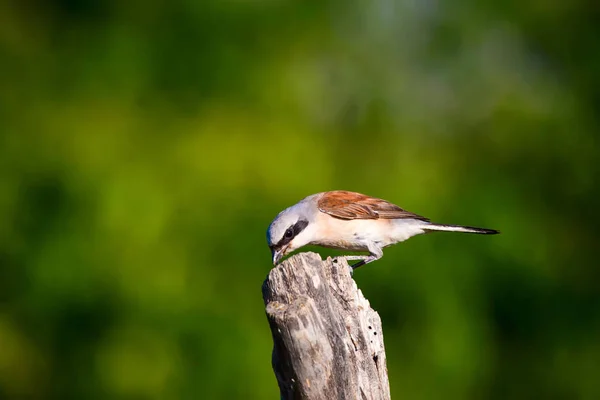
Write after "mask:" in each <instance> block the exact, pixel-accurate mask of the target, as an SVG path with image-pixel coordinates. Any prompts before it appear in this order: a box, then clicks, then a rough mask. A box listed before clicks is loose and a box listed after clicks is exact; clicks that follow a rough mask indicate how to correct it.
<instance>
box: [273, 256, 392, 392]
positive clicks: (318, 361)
mask: <svg viewBox="0 0 600 400" xmlns="http://www.w3.org/2000/svg"><path fill="white" fill-rule="evenodd" d="M262 289H263V299H264V301H265V305H266V313H267V318H268V320H269V324H270V327H271V333H272V335H273V342H274V346H273V359H272V362H273V369H274V371H275V376H276V378H277V381H278V383H279V389H280V392H281V398H282V399H284V400H291V399H311V400H320V399H323V400H325V399H327V400H332V399H360V400H375V399H389V398H390V390H389V383H388V376H387V367H386V357H385V349H384V345H383V333H382V329H381V319H380V318H379V315H378V314H377V312H375V311H374V310H373V309H372V308H371V307H370V305H369V302H368V300H367V299H365V298H364V296H363V294H362V292H361V291H360V290H359V289H358V288H357V286H356V283H355V282H354V280H353V279H352V277H351V276H350V272H349V268H348V264H347V262H346V261H345V260H344V259H343V258H340V259H339V260H332V259H331V258H328V259H327V260H325V261H323V260H321V258H320V257H319V255H317V254H315V253H300V254H297V255H295V256H293V257H291V258H289V259H287V260H285V261H284V262H283V263H281V264H279V265H278V266H276V267H275V268H273V269H272V270H271V272H270V273H269V276H268V277H267V279H266V280H265V282H264V284H263V288H262Z"/></svg>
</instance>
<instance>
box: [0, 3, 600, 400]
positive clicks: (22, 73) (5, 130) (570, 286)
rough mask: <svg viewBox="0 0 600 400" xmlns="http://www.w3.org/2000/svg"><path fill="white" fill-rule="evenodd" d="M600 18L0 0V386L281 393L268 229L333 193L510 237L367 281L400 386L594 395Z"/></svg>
mask: <svg viewBox="0 0 600 400" xmlns="http://www.w3.org/2000/svg"><path fill="white" fill-rule="evenodd" d="M597 14H598V7H597V6H596V5H595V3H594V2H592V1H585V0H575V1H518V2H517V1H505V2H494V1H475V0H457V1H453V2H441V1H436V0H427V1H413V0H401V1H392V0H371V1H358V0H352V1H338V0H319V1H316V0H302V1H284V0H264V1H239V0H238V1H235V0H230V1H222V0H173V1H168V2H167V1H161V0H158V1H153V2H142V1H118V0H105V1H93V0H51V1H41V0H25V1H21V0H8V1H3V2H2V3H1V4H0V398H3V399H4V398H6V399H25V398H27V399H33V398H36V399H38V398H39V399H44V398H47V399H108V398H110V399H198V398H203V399H273V398H278V395H279V392H278V388H277V384H276V380H275V377H274V374H273V372H272V369H271V362H270V360H271V344H272V342H271V336H270V331H269V328H268V324H267V321H266V318H265V315H264V306H263V302H262V297H261V284H262V282H263V280H264V278H265V277H266V275H267V273H268V271H269V269H270V267H271V265H270V254H269V250H268V248H267V245H266V241H265V231H266V228H267V226H268V224H269V222H270V221H271V219H272V218H273V217H274V216H275V215H276V214H277V213H278V212H279V211H280V210H282V209H283V208H285V207H287V206H289V205H291V204H293V203H295V202H296V201H298V200H300V199H301V198H302V197H304V196H306V195H308V194H312V193H315V192H319V191H324V190H332V189H346V190H355V191H361V192H364V193H367V194H370V195H373V196H378V197H382V198H385V199H388V200H390V201H392V202H395V203H397V204H399V205H400V206H402V207H404V208H406V209H408V210H410V211H413V212H415V213H418V214H421V215H425V216H428V217H430V218H432V219H433V220H434V221H439V222H445V223H463V224H467V225H476V226H483V227H489V228H496V229H499V230H501V231H502V235H499V236H494V237H484V236H475V235H473V236H471V235H458V234H432V235H426V236H421V237H417V238H414V239H411V240H410V241H408V242H406V243H402V244H400V245H397V246H394V247H392V248H389V249H387V250H386V252H385V257H384V258H383V259H382V260H380V261H379V262H377V263H374V264H371V265H369V266H367V267H365V268H364V269H361V270H358V271H357V273H356V274H355V279H356V281H357V283H358V285H359V287H360V288H361V289H362V290H363V292H364V294H365V295H366V297H367V298H368V299H369V300H370V301H371V304H372V306H373V307H374V308H375V309H376V310H378V311H379V313H380V315H381V317H382V319H383V325H384V334H385V343H386V348H387V357H388V369H389V375H390V384H391V390H392V395H393V397H394V398H405V399H441V398H443V399H482V398H487V399H509V398H510V399H532V398H544V399H598V398H600V380H599V379H598V376H599V375H598V371H600V265H599V263H598V261H597V260H598V256H597V248H598V247H597V246H598V239H599V235H598V230H599V228H598V226H599V225H598V224H599V223H600V213H599V212H598V200H597V199H598V197H599V195H600V189H599V186H598V182H597V178H598V172H599V170H600V163H599V159H598V150H599V144H598V130H599V128H600V120H599V118H598V115H599V111H600V110H599V105H600V73H599V71H600V52H599V44H598V38H599V37H600V25H598V24H597V23H596V22H597V19H596V17H597V16H598V15H597ZM321 254H322V255H324V256H325V255H332V254H339V253H335V252H332V251H321Z"/></svg>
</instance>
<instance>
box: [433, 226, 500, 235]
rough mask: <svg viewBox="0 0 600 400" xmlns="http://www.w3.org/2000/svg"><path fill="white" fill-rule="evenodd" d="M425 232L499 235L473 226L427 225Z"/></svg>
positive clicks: (490, 230)
mask: <svg viewBox="0 0 600 400" xmlns="http://www.w3.org/2000/svg"><path fill="white" fill-rule="evenodd" d="M423 229H425V230H426V231H443V232H463V233H476V234H479V235H495V234H497V233H500V231H497V230H495V229H485V228H475V227H473V226H462V225H443V224H428V225H426V226H424V227H423Z"/></svg>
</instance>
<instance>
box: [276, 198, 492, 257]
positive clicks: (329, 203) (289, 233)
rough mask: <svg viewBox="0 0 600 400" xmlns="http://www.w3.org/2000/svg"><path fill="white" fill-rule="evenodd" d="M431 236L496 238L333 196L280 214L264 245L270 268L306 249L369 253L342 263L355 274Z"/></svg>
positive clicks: (374, 202) (378, 203)
mask: <svg viewBox="0 0 600 400" xmlns="http://www.w3.org/2000/svg"><path fill="white" fill-rule="evenodd" d="M432 231H447V232H464V233H478V234H484V235H491V234H496V233H499V232H498V231H496V230H493V229H483V228H474V227H470V226H461V225H444V224H436V223H433V222H431V221H429V219H427V218H425V217H421V216H419V215H417V214H413V213H411V212H408V211H405V210H403V209H402V208H400V207H398V206H397V205H395V204H392V203H390V202H388V201H386V200H382V199H378V198H375V197H370V196H366V195H364V194H360V193H355V192H348V191H345V190H334V191H331V192H322V193H317V194H313V195H311V196H308V197H306V198H304V199H302V200H300V202H298V203H296V204H294V205H293V206H291V207H289V208H286V209H285V210H283V211H282V212H280V213H279V214H278V215H277V217H275V219H274V220H273V222H271V225H269V229H268V230H267V242H268V243H269V248H270V249H271V253H272V256H273V265H276V264H277V263H278V262H279V260H281V258H282V257H283V256H285V255H287V254H289V253H290V252H292V251H294V250H296V249H299V248H301V247H303V246H305V245H308V244H311V245H316V246H322V247H327V248H331V249H338V250H350V251H367V252H369V255H352V256H346V257H345V258H346V260H358V261H359V262H358V263H356V264H354V265H353V266H352V268H358V267H360V266H361V265H364V264H368V263H370V262H372V261H375V260H378V259H380V258H381V257H382V256H383V248H384V247H387V246H390V245H392V244H396V243H398V242H403V241H405V240H406V239H408V238H410V237H412V236H416V235H420V234H421V233H427V232H432Z"/></svg>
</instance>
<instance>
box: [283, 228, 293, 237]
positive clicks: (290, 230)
mask: <svg viewBox="0 0 600 400" xmlns="http://www.w3.org/2000/svg"><path fill="white" fill-rule="evenodd" d="M292 236H294V231H293V230H292V228H288V229H287V231H285V238H286V239H291V238H292Z"/></svg>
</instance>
